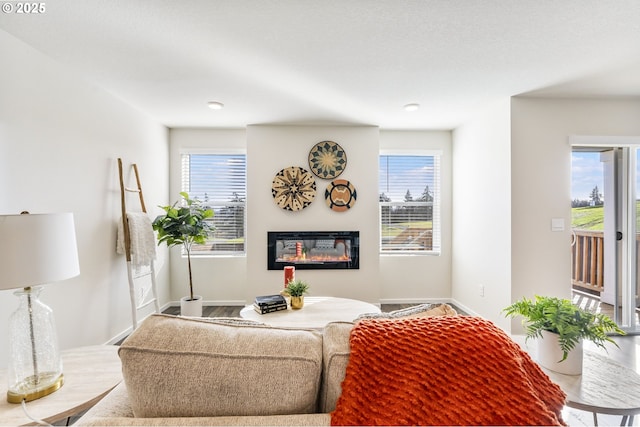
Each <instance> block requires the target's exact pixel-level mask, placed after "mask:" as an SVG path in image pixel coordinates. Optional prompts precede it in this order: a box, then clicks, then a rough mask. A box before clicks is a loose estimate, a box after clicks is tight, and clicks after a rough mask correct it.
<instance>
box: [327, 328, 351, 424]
mask: <svg viewBox="0 0 640 427" xmlns="http://www.w3.org/2000/svg"><path fill="white" fill-rule="evenodd" d="M353 326H354V324H353V323H352V322H332V323H329V324H327V326H325V327H324V330H323V333H322V335H323V341H322V343H323V345H322V348H323V359H322V365H323V370H322V386H321V387H320V401H319V406H320V408H319V409H320V412H331V411H333V410H334V409H335V408H336V402H337V401H338V397H340V394H341V393H342V380H344V374H345V371H346V369H347V363H348V362H349V350H350V349H349V336H350V334H351V329H353Z"/></svg>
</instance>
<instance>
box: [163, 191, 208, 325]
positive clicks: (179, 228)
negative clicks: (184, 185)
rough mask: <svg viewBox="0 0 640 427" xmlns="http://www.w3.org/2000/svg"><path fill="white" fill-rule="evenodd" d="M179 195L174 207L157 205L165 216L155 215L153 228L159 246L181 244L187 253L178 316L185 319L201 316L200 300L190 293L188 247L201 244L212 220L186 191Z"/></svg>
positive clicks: (206, 211) (189, 255)
mask: <svg viewBox="0 0 640 427" xmlns="http://www.w3.org/2000/svg"><path fill="white" fill-rule="evenodd" d="M180 196H181V199H180V200H178V201H176V202H175V203H174V204H173V205H171V206H160V207H161V208H162V209H163V210H164V211H165V214H164V215H160V216H158V217H157V218H156V219H155V220H154V221H153V224H152V226H153V229H154V230H155V231H157V232H158V245H160V244H162V243H166V245H167V247H172V246H177V245H182V247H183V248H184V250H185V252H186V253H187V265H188V268H189V296H188V297H184V298H182V299H181V301H180V313H181V314H183V315H185V316H202V297H201V296H199V295H194V293H193V276H192V274H191V248H192V246H193V244H204V243H205V242H206V239H207V237H208V236H209V233H210V232H212V231H213V230H214V227H213V226H212V225H211V223H210V221H208V220H209V219H210V218H212V217H213V210H211V209H208V208H207V207H205V206H203V205H202V204H201V203H200V201H199V200H196V199H190V198H189V194H187V193H185V192H181V193H180ZM198 307H199V308H198ZM198 313H199V314H198Z"/></svg>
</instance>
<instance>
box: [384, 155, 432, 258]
mask: <svg viewBox="0 0 640 427" xmlns="http://www.w3.org/2000/svg"><path fill="white" fill-rule="evenodd" d="M379 184H380V188H379V195H380V240H381V241H380V251H381V252H382V253H418V252H420V253H440V155H439V154H435V155H405V154H403V155H381V156H380V165H379Z"/></svg>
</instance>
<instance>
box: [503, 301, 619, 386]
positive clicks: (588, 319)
mask: <svg viewBox="0 0 640 427" xmlns="http://www.w3.org/2000/svg"><path fill="white" fill-rule="evenodd" d="M503 311H504V313H505V315H506V316H509V317H515V316H522V317H524V319H523V321H522V323H523V324H524V325H525V327H526V331H527V332H526V335H527V340H528V339H529V338H540V341H539V342H538V359H539V360H538V361H539V363H540V364H541V365H542V366H543V367H545V368H548V369H550V370H552V371H556V372H560V373H564V374H569V375H579V374H581V373H582V341H583V340H584V339H586V340H589V341H592V342H593V343H594V344H596V345H597V346H598V347H601V348H605V343H607V342H608V343H613V344H614V345H615V346H617V345H618V344H616V342H615V341H613V339H611V337H610V336H609V335H607V334H608V333H617V334H620V335H624V334H625V332H624V331H623V330H622V329H620V328H619V327H618V325H617V324H616V323H615V322H614V321H613V320H611V319H610V318H609V317H607V316H606V315H604V314H602V313H592V312H590V311H587V310H584V309H582V308H580V307H578V306H576V305H574V304H573V303H572V302H571V301H570V300H568V299H560V298H554V297H544V296H537V295H536V297H535V300H534V301H532V300H529V299H527V298H523V299H521V300H520V301H517V302H515V303H513V304H511V305H510V306H509V307H507V308H505V309H504V310H503ZM605 349H606V348H605Z"/></svg>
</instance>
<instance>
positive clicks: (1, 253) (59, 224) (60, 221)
mask: <svg viewBox="0 0 640 427" xmlns="http://www.w3.org/2000/svg"><path fill="white" fill-rule="evenodd" d="M0 271H2V274H0V289H15V288H25V287H28V286H35V285H41V284H46V283H53V282H58V281H60V280H65V279H69V278H71V277H75V276H77V275H78V274H80V266H79V263H78V249H77V247H76V230H75V226H74V223H73V214H71V213H59V214H24V215H0Z"/></svg>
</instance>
